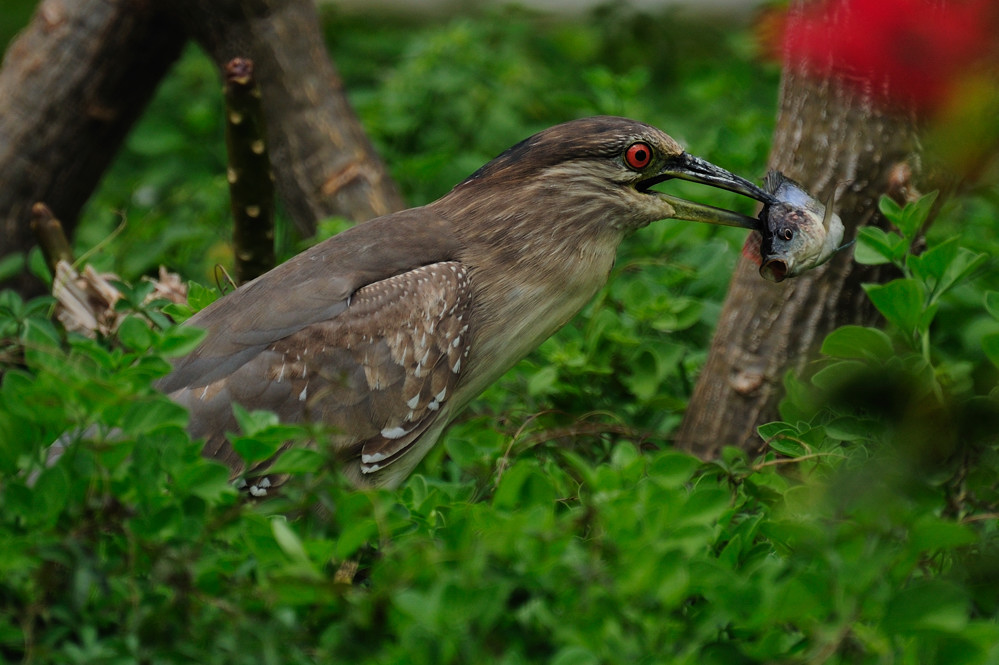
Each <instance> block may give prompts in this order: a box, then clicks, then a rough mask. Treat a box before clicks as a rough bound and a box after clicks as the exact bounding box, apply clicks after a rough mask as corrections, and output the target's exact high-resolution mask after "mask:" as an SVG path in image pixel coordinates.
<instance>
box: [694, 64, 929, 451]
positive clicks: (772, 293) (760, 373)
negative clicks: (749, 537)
mask: <svg viewBox="0 0 999 665" xmlns="http://www.w3.org/2000/svg"><path fill="white" fill-rule="evenodd" d="M780 95H781V99H780V109H779V116H778V120H777V127H776V129H775V133H774V143H773V147H772V150H771V154H770V159H769V166H770V168H775V169H779V170H781V171H783V172H784V173H785V174H787V175H788V176H790V177H791V178H793V179H795V180H797V181H798V182H800V183H801V184H802V185H803V186H804V187H805V188H806V189H807V190H808V191H809V192H811V193H812V194H813V195H814V196H817V197H818V198H819V199H820V200H822V201H828V200H829V197H830V196H831V195H832V194H833V193H834V192H835V193H836V194H837V196H836V203H835V209H836V210H837V211H838V213H839V215H840V217H841V218H842V219H843V222H844V224H845V226H846V229H847V232H846V237H847V238H848V239H849V238H853V237H854V236H855V234H856V229H857V227H858V226H861V225H865V224H883V223H884V221H883V219H882V218H881V216H880V214H879V213H878V207H877V204H878V199H879V198H880V197H881V195H882V194H885V193H888V192H889V191H890V190H893V189H895V188H897V187H898V184H899V183H898V182H896V180H897V174H898V173H899V171H900V170H901V171H905V169H906V168H915V166H916V165H918V145H919V144H918V138H917V134H916V127H915V123H914V122H912V121H911V120H910V119H907V118H905V117H902V116H898V115H889V114H886V113H884V112H882V111H880V110H878V109H877V108H875V107H874V106H873V105H872V104H871V102H870V99H869V98H867V97H866V96H864V95H862V94H860V93H858V92H856V91H855V90H853V89H848V88H846V87H844V86H842V85H840V84H837V83H836V82H835V81H834V80H826V81H819V80H815V79H811V78H806V77H804V76H802V75H800V74H796V73H794V71H789V70H787V69H786V70H785V74H784V78H783V81H782V84H781V93H780ZM852 255H853V253H852V251H845V252H841V253H840V254H839V255H838V256H837V257H836V258H834V259H833V260H832V261H831V262H830V263H828V264H826V265H825V266H823V267H821V268H819V269H817V270H815V271H813V272H811V273H807V274H805V275H803V276H801V277H798V278H795V279H789V280H786V281H784V282H782V283H779V284H773V283H770V282H767V281H764V280H763V279H761V278H760V276H759V274H758V273H757V268H756V266H755V265H754V264H753V263H752V262H750V261H748V260H746V259H742V260H741V261H740V263H739V265H738V266H737V268H736V271H735V274H734V276H733V278H732V282H731V284H730V286H729V291H728V295H727V296H726V300H725V304H724V306H723V309H722V313H721V318H720V321H719V323H718V329H717V332H716V334H715V338H714V340H713V342H712V345H711V350H710V352H709V356H708V360H707V363H706V365H705V367H704V369H703V371H702V373H701V375H700V378H699V380H698V383H697V385H696V387H695V389H694V393H693V396H692V397H691V400H690V407H689V409H688V411H687V413H686V415H685V417H684V420H683V423H682V424H681V427H680V430H679V432H678V434H677V438H676V443H677V445H678V446H679V447H680V448H683V449H685V450H688V451H690V452H692V453H694V454H696V455H698V456H700V457H702V458H705V459H709V458H712V457H715V456H717V453H718V451H719V450H720V449H721V447H722V446H726V445H734V446H739V447H742V448H744V449H748V450H753V449H755V448H757V447H758V446H759V445H760V443H761V442H760V440H759V438H758V436H757V435H756V427H757V426H758V425H759V424H762V423H765V422H768V421H771V420H774V419H776V418H777V404H778V401H779V400H780V398H781V395H782V390H781V386H782V379H783V376H784V374H785V372H786V371H787V370H788V369H791V368H801V367H802V366H803V365H804V364H805V363H806V362H807V361H808V359H810V358H812V357H814V355H815V352H816V350H817V347H818V345H819V344H820V343H821V341H822V339H823V338H824V337H825V335H826V334H827V333H828V332H830V331H831V330H833V329H834V328H836V327H839V326H841V325H845V324H849V323H857V324H869V323H872V322H873V321H874V320H875V315H874V312H873V310H872V309H871V307H870V306H869V304H868V302H867V299H866V297H865V295H864V292H863V290H862V289H861V288H860V285H861V284H862V283H863V282H873V281H882V276H881V274H880V272H881V271H880V269H877V268H872V267H870V266H862V265H860V264H857V263H854V262H853V260H852Z"/></svg>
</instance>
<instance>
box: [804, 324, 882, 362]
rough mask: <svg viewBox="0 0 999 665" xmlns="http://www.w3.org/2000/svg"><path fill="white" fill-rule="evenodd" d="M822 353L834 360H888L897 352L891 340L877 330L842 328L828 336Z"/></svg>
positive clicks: (858, 327) (862, 327)
mask: <svg viewBox="0 0 999 665" xmlns="http://www.w3.org/2000/svg"><path fill="white" fill-rule="evenodd" d="M821 352H822V353H823V354H824V355H827V356H832V357H833V358H857V359H863V358H872V359H886V358H890V357H891V356H893V355H894V353H895V350H894V348H893V347H892V343H891V338H890V337H888V335H886V334H885V333H884V332H882V331H881V330H878V329H877V328H868V327H866V326H842V327H841V328H837V329H836V330H833V331H832V332H831V333H829V334H828V335H826V338H825V340H823V342H822V349H821Z"/></svg>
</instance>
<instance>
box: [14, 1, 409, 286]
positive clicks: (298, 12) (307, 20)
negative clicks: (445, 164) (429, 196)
mask: <svg viewBox="0 0 999 665" xmlns="http://www.w3.org/2000/svg"><path fill="white" fill-rule="evenodd" d="M190 36H194V37H195V38H196V39H197V40H198V41H199V43H200V44H201V45H202V46H203V47H204V48H205V49H206V50H207V51H208V52H209V53H210V54H211V55H212V56H213V57H214V59H215V61H216V62H217V63H218V65H219V68H220V70H221V68H222V67H223V66H224V65H225V63H226V62H228V61H229V60H230V59H231V58H232V57H234V56H236V55H240V56H245V57H250V58H252V59H253V60H254V61H255V62H256V63H257V68H256V73H257V77H258V80H259V82H260V85H261V88H262V90H263V94H264V111H265V114H266V116H267V124H268V132H269V135H270V137H271V158H272V163H273V164H274V166H275V169H274V172H275V177H276V180H277V187H278V193H279V195H280V196H281V198H282V199H283V203H284V206H285V209H286V210H287V212H288V213H289V215H290V216H291V217H292V219H293V220H294V222H295V223H296V225H297V226H298V228H299V229H300V230H301V231H302V233H303V234H305V235H308V234H311V232H312V231H313V230H314V228H315V222H316V220H318V219H321V218H323V217H328V216H334V215H340V216H344V217H347V218H349V219H354V220H362V219H367V218H370V217H374V216H377V215H380V214H383V213H386V212H390V211H393V210H396V209H399V208H401V207H402V200H401V197H400V196H399V193H398V191H397V189H396V187H395V184H394V182H393V181H392V180H391V178H390V177H389V176H388V175H387V174H386V171H385V169H384V166H383V165H382V163H381V162H380V160H379V159H378V157H377V155H376V154H375V152H374V150H373V148H372V147H371V144H370V142H369V141H368V139H367V137H366V136H365V134H364V132H363V130H362V128H361V126H360V123H359V122H358V120H357V118H356V116H355V114H354V113H353V111H352V110H351V108H350V106H349V104H348V102H347V99H346V96H345V95H344V91H343V88H342V85H341V82H340V78H339V76H338V75H337V72H336V70H335V68H334V66H333V63H332V62H331V61H330V58H329V55H328V54H327V52H326V50H325V46H324V44H323V41H322V36H321V33H320V30H319V21H318V17H317V16H316V11H315V7H314V6H313V4H312V1H311V0H177V1H176V2H169V3H163V2H153V1H152V0H43V2H42V4H41V5H40V6H39V8H38V10H37V11H36V13H35V15H34V17H33V19H32V22H31V24H30V25H29V26H28V27H27V28H26V29H25V30H24V32H23V33H22V34H21V35H20V36H19V37H18V38H17V40H15V42H14V43H12V44H11V46H10V48H9V49H8V51H7V54H6V56H5V60H4V63H3V67H2V68H0V182H2V183H3V185H4V186H3V187H0V256H3V255H6V254H9V253H12V252H25V251H27V250H28V249H30V248H31V247H32V246H33V245H34V238H33V235H32V233H31V230H30V228H29V218H30V211H31V207H32V205H34V204H35V203H37V202H44V203H45V204H47V205H48V206H49V208H51V210H52V212H53V214H54V215H55V216H56V217H57V218H59V219H60V220H62V222H63V224H64V225H65V227H66V230H67V232H68V233H70V234H71V233H72V231H73V229H74V228H75V225H76V220H77V216H78V214H79V211H80V209H81V208H82V206H83V205H84V203H85V202H86V200H87V199H88V197H89V196H90V194H91V193H92V192H93V189H94V188H95V187H96V185H97V183H98V182H99V180H100V178H101V176H102V174H103V173H104V171H105V169H106V168H107V167H108V165H109V164H110V163H111V160H112V159H113V158H114V155H115V153H116V152H117V149H118V147H119V146H120V144H121V142H122V140H123V139H124V137H125V136H126V135H127V133H128V131H129V130H130V129H131V127H132V125H133V124H134V122H135V120H136V119H137V118H138V117H139V115H140V114H141V113H142V111H143V109H144V108H145V106H146V104H147V102H148V101H149V99H150V98H151V96H152V94H153V92H154V90H155V88H156V86H157V84H158V83H159V82H160V80H161V79H162V77H163V76H164V75H165V74H166V72H167V71H168V69H169V67H170V65H171V64H172V63H173V62H174V61H175V60H176V58H177V57H178V55H179V54H180V51H181V48H182V47H183V45H184V44H185V42H186V41H187V39H188V37H190ZM220 122H221V119H220ZM12 281H13V280H12ZM3 286H5V287H11V288H14V289H16V290H18V291H20V292H21V293H22V294H25V295H30V294H33V293H37V292H39V290H40V289H41V288H42V285H41V284H40V283H38V282H37V281H36V280H34V279H33V278H32V277H30V276H28V275H23V276H22V277H20V278H18V279H17V280H16V281H13V283H10V282H8V283H5V284H4V285H3Z"/></svg>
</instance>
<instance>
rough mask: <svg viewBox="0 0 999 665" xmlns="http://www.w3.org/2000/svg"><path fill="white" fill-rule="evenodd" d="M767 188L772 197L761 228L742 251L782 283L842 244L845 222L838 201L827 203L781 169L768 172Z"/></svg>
mask: <svg viewBox="0 0 999 665" xmlns="http://www.w3.org/2000/svg"><path fill="white" fill-rule="evenodd" d="M763 189H764V190H765V191H766V192H767V193H769V194H772V195H773V196H774V199H775V200H774V202H772V203H767V204H765V205H764V206H763V209H762V210H761V211H760V215H759V220H760V229H759V230H757V231H753V233H752V234H750V236H749V238H748V239H747V240H746V245H745V246H744V247H743V249H742V253H743V255H744V256H746V257H747V258H749V259H750V260H752V261H753V262H754V263H756V265H758V266H759V267H760V275H761V276H762V277H763V278H764V279H767V280H770V281H771V282H782V281H784V280H785V279H787V278H788V277H797V276H798V275H800V274H802V273H803V272H805V271H808V270H811V269H812V268H815V267H817V266H820V265H822V264H823V263H825V262H826V261H828V260H829V259H831V258H832V257H833V256H834V255H835V254H836V252H838V251H840V250H841V249H844V248H845V247H848V246H849V244H852V243H848V244H846V245H844V244H842V243H843V234H844V232H845V229H844V227H843V221H842V220H841V219H840V218H839V215H837V214H836V213H835V212H833V205H834V204H835V198H832V199H830V201H829V202H828V203H827V204H825V205H823V204H822V203H820V202H819V201H818V200H816V199H815V198H813V197H812V196H811V195H810V194H809V193H808V192H807V191H805V189H804V188H803V187H802V186H801V185H799V184H798V183H797V182H795V181H794V180H791V179H790V178H788V177H787V176H786V175H784V174H783V173H781V172H780V171H773V170H772V171H770V172H769V173H767V176H766V178H765V179H764V181H763Z"/></svg>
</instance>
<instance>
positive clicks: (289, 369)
mask: <svg viewBox="0 0 999 665" xmlns="http://www.w3.org/2000/svg"><path fill="white" fill-rule="evenodd" d="M471 303H472V298H471V288H470V284H469V280H468V270H467V268H466V267H465V266H464V265H462V264H461V263H459V262H457V261H446V262H439V263H434V264H431V265H428V266H421V267H419V268H416V269H413V270H410V271H407V272H404V273H401V274H399V275H395V276H393V277H390V278H388V279H384V280H381V281H379V282H375V283H374V284H369V285H368V286H365V287H363V288H361V289H360V290H358V291H357V292H355V293H354V294H353V296H352V297H351V299H350V304H349V305H348V306H347V307H346V308H345V309H344V310H343V311H342V312H340V313H339V314H337V315H336V316H335V317H333V318H330V319H327V320H325V321H317V322H315V323H312V324H309V325H308V326H305V327H303V328H301V329H299V330H297V331H295V332H294V333H291V334H290V335H287V336H285V337H283V338H281V339H279V340H276V341H274V342H271V343H270V344H268V345H267V346H266V347H265V348H264V350H262V351H261V352H260V353H258V354H256V355H255V356H254V357H253V358H252V359H251V360H250V361H249V362H247V363H245V364H244V365H242V366H240V367H239V368H238V369H237V370H236V371H234V372H233V373H232V374H231V375H229V376H227V377H224V378H221V379H218V380H216V381H214V382H211V383H209V384H206V385H204V386H203V387H186V388H182V389H181V390H179V391H176V392H175V393H173V394H172V395H171V397H173V398H174V399H175V400H177V401H178V402H179V403H181V404H183V405H185V406H186V407H187V408H188V409H189V411H190V413H191V433H192V435H193V436H196V437H204V438H205V439H207V445H206V447H205V454H206V455H208V456H211V457H215V458H217V459H220V460H221V461H224V462H225V463H227V464H228V465H229V466H230V467H231V468H232V469H233V471H234V473H235V474H239V473H242V472H246V473H247V474H248V475H259V474H260V473H262V472H264V470H265V468H266V466H267V465H268V464H269V461H268V462H265V463H264V464H262V465H260V467H259V468H251V469H244V468H243V464H242V461H241V459H240V458H239V457H238V456H237V455H236V454H235V452H234V451H233V449H232V447H231V446H230V445H229V443H228V441H227V440H226V437H225V433H226V432H227V431H234V430H235V429H236V423H235V419H234V418H233V416H232V412H231V403H232V402H237V403H239V404H241V405H242V406H244V407H246V408H247V409H260V408H263V409H269V410H272V411H275V412H276V413H277V414H278V416H279V417H280V418H281V420H282V421H285V422H302V421H312V422H321V423H323V424H324V425H326V426H328V427H329V428H330V435H329V440H328V443H329V444H330V445H332V446H334V448H335V449H336V450H337V452H338V454H339V456H341V457H342V458H344V460H345V461H347V462H350V463H351V469H350V470H352V471H353V473H354V475H355V476H356V477H355V480H359V479H360V476H362V475H365V474H373V473H375V472H377V471H379V470H381V469H384V468H385V467H387V466H389V465H391V464H393V463H394V462H396V461H398V460H399V459H401V458H402V457H403V456H405V455H406V454H407V453H408V452H409V451H410V450H411V446H412V444H413V443H414V442H415V441H416V440H417V439H419V437H420V436H421V435H422V434H423V433H424V432H425V431H426V430H427V428H429V427H430V426H431V425H432V424H433V423H434V422H435V421H436V420H437V418H438V417H439V416H440V414H441V413H442V411H443V409H444V407H445V404H447V402H448V400H450V399H451V398H452V396H453V395H454V390H455V386H456V384H457V383H458V380H459V378H460V377H461V372H462V364H463V361H464V360H465V359H466V358H467V355H468V351H469V343H468V342H469V339H470V334H469V330H470V326H471V321H470V316H471V314H472V308H471ZM275 484H276V483H275Z"/></svg>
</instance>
